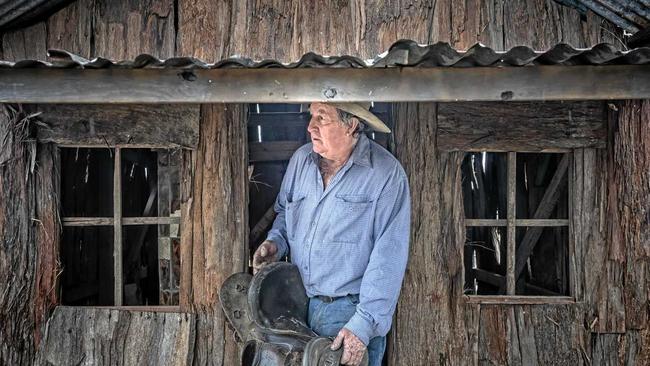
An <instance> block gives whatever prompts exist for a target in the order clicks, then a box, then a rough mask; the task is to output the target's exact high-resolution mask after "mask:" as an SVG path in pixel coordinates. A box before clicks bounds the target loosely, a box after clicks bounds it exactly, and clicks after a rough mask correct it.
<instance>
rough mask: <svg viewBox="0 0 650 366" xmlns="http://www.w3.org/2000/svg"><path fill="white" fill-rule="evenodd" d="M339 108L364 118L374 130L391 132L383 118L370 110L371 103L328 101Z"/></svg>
mask: <svg viewBox="0 0 650 366" xmlns="http://www.w3.org/2000/svg"><path fill="white" fill-rule="evenodd" d="M327 104H329V105H331V106H333V107H335V108H337V109H340V110H342V111H344V112H348V113H350V114H352V115H354V116H355V117H359V118H360V119H362V120H363V121H364V122H365V123H366V124H367V125H368V127H370V128H371V129H372V130H375V131H378V132H383V133H390V128H388V126H386V124H385V123H384V122H382V120H380V119H379V117H377V116H375V115H374V114H373V113H372V112H370V110H369V109H370V103H363V102H357V103H327Z"/></svg>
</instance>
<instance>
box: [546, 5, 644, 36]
mask: <svg viewBox="0 0 650 366" xmlns="http://www.w3.org/2000/svg"><path fill="white" fill-rule="evenodd" d="M555 2H557V3H560V4H562V5H567V6H570V7H572V8H574V9H577V10H578V11H579V12H580V14H581V15H583V16H585V15H586V14H587V10H591V11H593V12H594V13H596V14H598V15H600V16H601V17H603V18H605V19H607V20H609V21H610V22H612V23H614V24H616V25H617V26H619V27H621V28H623V29H625V30H627V31H629V32H632V33H634V32H637V31H639V30H641V29H644V28H646V27H648V26H650V1H648V0H555Z"/></svg>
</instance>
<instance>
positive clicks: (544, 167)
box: [517, 153, 569, 219]
mask: <svg viewBox="0 0 650 366" xmlns="http://www.w3.org/2000/svg"><path fill="white" fill-rule="evenodd" d="M565 155H566V154H546V153H544V154H532V153H530V154H528V153H526V154H524V153H519V154H517V218H518V219H532V218H534V217H535V213H536V212H537V211H538V210H539V213H540V214H541V215H542V216H541V218H544V219H566V218H568V217H569V215H568V202H569V198H568V197H569V196H568V194H569V193H568V191H569V189H568V187H569V183H568V168H567V167H568V165H564V169H562V170H561V171H558V168H559V167H560V162H561V161H562V158H563V157H564V156H565ZM556 174H557V176H556ZM554 177H555V180H556V181H558V179H559V181H558V184H552V182H553V180H554ZM547 192H548V193H547ZM545 195H547V197H549V198H552V199H550V200H549V199H547V200H546V201H545V202H546V205H545V206H543V207H540V204H541V203H542V200H543V198H544V196H545Z"/></svg>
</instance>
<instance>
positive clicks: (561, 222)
mask: <svg viewBox="0 0 650 366" xmlns="http://www.w3.org/2000/svg"><path fill="white" fill-rule="evenodd" d="M465 226H468V227H474V226H476V227H481V226H508V220H506V219H465ZM515 226H535V227H537V226H540V227H553V226H569V220H568V219H515Z"/></svg>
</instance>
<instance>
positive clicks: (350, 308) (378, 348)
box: [309, 295, 386, 366]
mask: <svg viewBox="0 0 650 366" xmlns="http://www.w3.org/2000/svg"><path fill="white" fill-rule="evenodd" d="M358 304H359V296H358V295H348V296H345V297H342V298H338V299H336V300H334V301H332V302H329V303H328V302H323V301H322V300H320V299H319V298H317V297H312V298H311V299H310V300H309V326H310V327H311V329H313V330H314V332H316V333H317V334H318V335H320V336H323V337H332V338H334V337H336V335H337V334H338V333H339V330H341V329H342V328H343V326H345V324H346V323H347V322H348V320H350V318H351V317H352V316H353V315H354V313H355V312H356V310H357V305H358ZM385 350H386V337H374V338H372V339H371V340H370V342H369V343H368V361H369V362H368V364H369V365H370V366H381V361H382V359H383V358H384V351H385Z"/></svg>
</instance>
